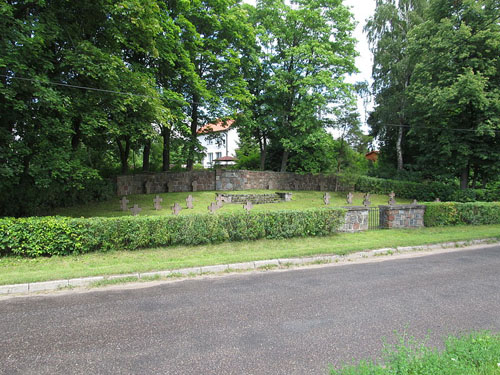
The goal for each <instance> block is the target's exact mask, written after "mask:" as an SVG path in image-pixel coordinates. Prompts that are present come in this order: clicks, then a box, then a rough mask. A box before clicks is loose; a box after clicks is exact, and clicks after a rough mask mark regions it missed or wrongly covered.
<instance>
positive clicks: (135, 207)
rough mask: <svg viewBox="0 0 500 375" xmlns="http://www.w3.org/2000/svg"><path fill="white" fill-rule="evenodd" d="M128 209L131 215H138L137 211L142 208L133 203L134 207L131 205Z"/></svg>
mask: <svg viewBox="0 0 500 375" xmlns="http://www.w3.org/2000/svg"><path fill="white" fill-rule="evenodd" d="M130 211H132V216H137V215H139V212H141V211H142V208H140V207H139V205H137V204H134V207H132V208H131V209H130Z"/></svg>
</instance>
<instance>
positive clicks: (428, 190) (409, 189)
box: [355, 176, 500, 202]
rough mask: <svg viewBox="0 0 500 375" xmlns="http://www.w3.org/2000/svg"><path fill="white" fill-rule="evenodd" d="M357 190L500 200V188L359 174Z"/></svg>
mask: <svg viewBox="0 0 500 375" xmlns="http://www.w3.org/2000/svg"><path fill="white" fill-rule="evenodd" d="M355 189H356V191H360V192H363V193H372V194H389V193H390V192H391V191H394V193H395V194H396V197H400V198H405V199H417V200H419V201H421V202H432V201H434V200H435V199H436V198H439V199H440V200H441V201H451V202H496V201H500V189H496V190H493V189H465V190H460V189H458V187H455V186H453V185H446V184H442V183H439V182H430V183H418V182H410V181H399V180H386V179H382V178H375V177H367V176H358V177H357V179H356V182H355Z"/></svg>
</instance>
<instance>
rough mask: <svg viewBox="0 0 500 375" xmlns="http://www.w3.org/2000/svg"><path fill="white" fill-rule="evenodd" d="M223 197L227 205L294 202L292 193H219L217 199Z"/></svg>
mask: <svg viewBox="0 0 500 375" xmlns="http://www.w3.org/2000/svg"><path fill="white" fill-rule="evenodd" d="M219 196H220V197H222V199H223V201H224V202H226V203H247V202H252V204H266V203H280V202H289V201H291V200H292V193H274V194H224V193H217V194H216V197H219Z"/></svg>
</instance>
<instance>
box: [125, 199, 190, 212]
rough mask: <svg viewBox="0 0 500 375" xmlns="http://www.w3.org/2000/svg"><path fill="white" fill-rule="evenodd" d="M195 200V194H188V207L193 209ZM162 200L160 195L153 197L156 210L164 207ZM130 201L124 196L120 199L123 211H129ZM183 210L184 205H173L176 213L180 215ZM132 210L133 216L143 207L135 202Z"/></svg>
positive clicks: (173, 210)
mask: <svg viewBox="0 0 500 375" xmlns="http://www.w3.org/2000/svg"><path fill="white" fill-rule="evenodd" d="M193 201H194V198H193V196H192V195H191V194H190V195H188V197H187V198H186V207H187V208H188V209H192V208H193ZM162 202H163V198H161V197H160V196H159V195H157V196H156V197H155V199H153V207H154V209H155V210H156V211H159V210H161V209H162V207H161V203H162ZM129 203H130V201H129V200H128V199H127V198H126V197H123V198H122V199H121V200H120V208H121V210H122V211H128V210H129V208H128V204H129ZM181 210H182V207H181V206H180V204H179V203H175V204H174V205H173V206H172V212H173V214H174V215H178V214H179V212H180V211H181ZM130 211H131V212H132V216H137V215H139V213H140V212H141V211H142V208H140V207H139V205H138V204H134V206H133V207H132V208H130Z"/></svg>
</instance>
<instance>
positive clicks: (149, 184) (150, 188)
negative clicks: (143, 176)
mask: <svg viewBox="0 0 500 375" xmlns="http://www.w3.org/2000/svg"><path fill="white" fill-rule="evenodd" d="M145 188H146V194H151V193H152V192H153V183H152V182H151V181H147V182H146V184H145Z"/></svg>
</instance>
